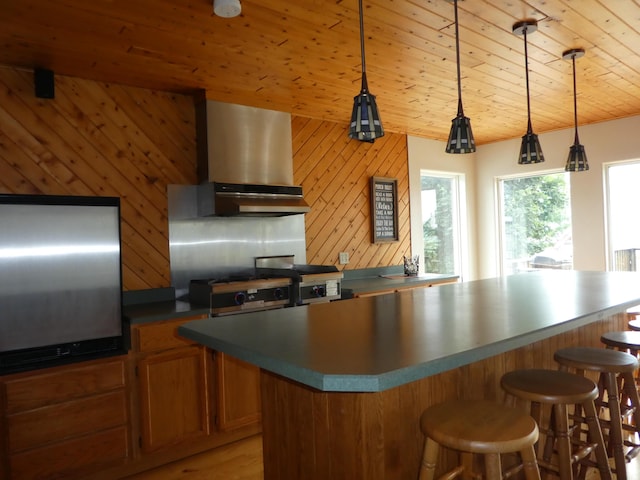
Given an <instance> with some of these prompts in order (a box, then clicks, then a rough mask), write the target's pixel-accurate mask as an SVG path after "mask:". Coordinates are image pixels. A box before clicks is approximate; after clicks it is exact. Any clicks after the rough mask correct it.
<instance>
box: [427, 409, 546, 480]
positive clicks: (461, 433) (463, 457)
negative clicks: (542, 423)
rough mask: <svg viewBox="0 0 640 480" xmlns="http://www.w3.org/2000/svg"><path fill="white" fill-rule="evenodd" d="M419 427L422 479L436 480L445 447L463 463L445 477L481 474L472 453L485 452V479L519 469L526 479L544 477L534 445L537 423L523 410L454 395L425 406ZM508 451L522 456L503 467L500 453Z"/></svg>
mask: <svg viewBox="0 0 640 480" xmlns="http://www.w3.org/2000/svg"><path fill="white" fill-rule="evenodd" d="M420 427H421V429H422V432H423V433H424V435H425V437H426V440H425V445H424V454H423V457H422V465H421V467H420V480H433V478H434V475H435V471H436V463H437V460H438V452H439V450H440V447H441V446H442V447H446V448H449V449H452V450H455V451H457V452H458V453H459V457H460V465H458V466H457V467H455V468H454V469H453V470H451V471H449V472H447V473H446V474H445V477H444V478H447V480H451V479H453V478H456V477H458V476H462V478H463V479H471V478H477V477H478V475H476V474H475V473H474V472H473V471H472V470H473V461H472V460H473V454H480V455H483V457H484V467H485V468H484V471H485V477H484V478H485V479H486V480H500V479H502V478H505V476H510V475H513V474H515V473H516V472H518V471H520V470H523V471H524V476H525V479H526V480H540V471H539V470H538V464H537V462H536V456H535V451H534V448H533V446H534V444H535V442H536V441H537V440H538V427H537V425H536V422H535V421H534V420H533V418H531V417H530V416H529V415H527V414H524V413H522V412H521V411H518V410H516V409H514V408H511V407H508V406H506V405H501V404H499V403H496V402H490V401H485V400H480V401H474V400H453V401H449V402H445V403H440V404H437V405H434V406H432V407H429V408H427V409H426V410H425V411H424V412H423V414H422V417H421V419H420ZM506 453H519V454H520V459H519V461H518V462H517V464H516V465H514V466H510V468H508V469H506V471H505V472H503V467H502V463H503V462H502V459H501V455H502V454H506ZM441 478H442V477H441Z"/></svg>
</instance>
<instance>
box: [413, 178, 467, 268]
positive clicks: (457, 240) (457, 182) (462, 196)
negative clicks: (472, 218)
mask: <svg viewBox="0 0 640 480" xmlns="http://www.w3.org/2000/svg"><path fill="white" fill-rule="evenodd" d="M423 177H436V178H444V179H449V180H451V181H452V190H453V191H452V196H453V203H454V204H455V205H454V210H455V211H454V212H453V217H454V218H453V220H452V224H453V228H454V232H455V233H454V251H453V258H454V261H453V263H454V272H453V273H452V275H457V276H458V277H459V279H460V281H462V280H463V278H465V277H466V276H468V272H469V252H468V248H464V247H463V246H464V245H468V238H469V233H468V230H467V223H466V222H464V221H463V219H465V218H467V209H466V204H467V202H466V175H465V174H464V173H460V172H446V171H442V170H430V169H424V168H421V169H420V177H419V178H420V183H419V185H420V192H419V197H418V198H420V199H421V198H422V178H423ZM418 210H419V218H420V235H419V238H420V245H417V247H419V252H420V256H421V257H422V260H423V261H422V262H421V264H420V271H421V272H422V273H424V272H425V270H424V267H425V261H424V233H423V232H424V231H423V226H424V219H423V214H424V212H423V211H422V202H420V205H419V208H418ZM428 273H432V272H428Z"/></svg>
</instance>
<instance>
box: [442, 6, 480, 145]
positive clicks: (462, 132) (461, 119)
mask: <svg viewBox="0 0 640 480" xmlns="http://www.w3.org/2000/svg"><path fill="white" fill-rule="evenodd" d="M453 7H454V12H455V27H456V65H457V67H458V114H457V115H456V118H454V119H453V120H451V132H450V133H449V140H448V141H447V147H446V149H445V150H446V152H447V153H471V152H475V151H476V142H475V141H474V139H473V132H471V120H469V118H468V117H465V116H464V110H463V109H462V87H461V82H460V40H459V33H458V0H453Z"/></svg>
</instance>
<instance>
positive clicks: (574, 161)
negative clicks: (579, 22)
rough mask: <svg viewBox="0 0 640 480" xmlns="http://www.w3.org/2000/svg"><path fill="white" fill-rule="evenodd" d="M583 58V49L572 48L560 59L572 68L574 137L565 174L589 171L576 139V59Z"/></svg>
mask: <svg viewBox="0 0 640 480" xmlns="http://www.w3.org/2000/svg"><path fill="white" fill-rule="evenodd" d="M583 56H584V49H583V48H572V49H571V50H566V51H565V52H563V53H562V58H563V59H565V60H571V63H572V66H573V118H574V123H575V136H574V140H573V145H571V147H570V148H569V157H567V164H566V165H565V167H564V169H565V171H567V172H584V171H586V170H589V163H588V162H587V154H586V152H585V151H584V146H583V145H581V144H580V139H579V138H578V101H577V93H576V58H580V57H583Z"/></svg>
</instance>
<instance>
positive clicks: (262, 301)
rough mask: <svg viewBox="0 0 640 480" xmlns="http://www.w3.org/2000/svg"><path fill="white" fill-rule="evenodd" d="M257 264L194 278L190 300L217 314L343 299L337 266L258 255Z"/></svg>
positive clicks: (190, 288) (214, 314)
mask: <svg viewBox="0 0 640 480" xmlns="http://www.w3.org/2000/svg"><path fill="white" fill-rule="evenodd" d="M255 263H256V267H255V269H254V270H252V271H250V272H247V271H243V272H242V273H241V274H237V275H229V276H227V277H225V278H219V279H200V280H192V281H191V282H190V284H189V301H190V302H191V303H194V304H199V305H207V306H209V309H210V315H211V316H212V317H217V316H221V315H231V314H234V313H244V312H255V311H261V310H269V309H274V308H283V307H294V306H299V305H308V304H311V303H321V302H330V301H332V300H338V299H340V298H341V293H342V292H341V281H342V276H343V275H342V272H340V271H339V270H338V269H337V268H336V267H335V266H334V265H296V264H294V263H293V256H277V257H256V259H255Z"/></svg>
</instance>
